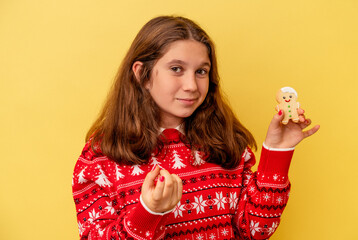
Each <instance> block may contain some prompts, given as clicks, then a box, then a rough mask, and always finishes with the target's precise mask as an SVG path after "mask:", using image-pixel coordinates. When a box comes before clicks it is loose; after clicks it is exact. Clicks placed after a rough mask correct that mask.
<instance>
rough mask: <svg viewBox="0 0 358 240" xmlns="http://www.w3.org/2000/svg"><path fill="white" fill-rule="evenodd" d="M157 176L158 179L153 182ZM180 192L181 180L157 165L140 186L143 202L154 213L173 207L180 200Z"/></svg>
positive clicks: (181, 188) (181, 191) (181, 190)
mask: <svg viewBox="0 0 358 240" xmlns="http://www.w3.org/2000/svg"><path fill="white" fill-rule="evenodd" d="M157 177H158V181H157V183H155V178H157ZM182 193H183V182H182V180H181V179H180V178H179V177H178V176H177V175H175V174H170V173H169V172H168V171H167V170H160V168H159V167H158V166H156V167H155V169H154V170H153V171H151V172H149V173H148V174H147V176H146V177H145V179H144V182H143V186H142V200H143V202H144V203H145V205H146V206H147V207H148V208H149V209H150V210H151V211H153V212H156V213H163V212H167V211H169V210H171V209H173V208H174V207H175V206H176V205H177V204H178V202H179V201H180V199H181V196H182Z"/></svg>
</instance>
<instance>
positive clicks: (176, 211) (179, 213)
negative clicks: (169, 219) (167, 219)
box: [174, 202, 185, 218]
mask: <svg viewBox="0 0 358 240" xmlns="http://www.w3.org/2000/svg"><path fill="white" fill-rule="evenodd" d="M183 211H185V206H184V205H182V204H180V202H178V204H177V205H176V207H175V209H174V217H175V218H177V217H178V216H180V217H183Z"/></svg>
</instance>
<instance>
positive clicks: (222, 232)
mask: <svg viewBox="0 0 358 240" xmlns="http://www.w3.org/2000/svg"><path fill="white" fill-rule="evenodd" d="M221 234H222V235H224V236H227V235H228V234H229V231H228V230H227V229H226V228H224V229H223V230H221Z"/></svg>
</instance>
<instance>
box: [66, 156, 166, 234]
mask: <svg viewBox="0 0 358 240" xmlns="http://www.w3.org/2000/svg"><path fill="white" fill-rule="evenodd" d="M111 164H115V163H113V162H110V161H109V160H108V159H107V160H106V157H99V158H95V157H93V156H92V153H89V152H87V151H84V152H83V153H82V155H81V157H80V158H79V159H78V161H77V163H76V166H75V170H74V174H73V185H72V189H73V198H74V201H75V204H76V212H77V221H78V228H79V234H80V237H81V239H92V240H94V239H98V240H115V239H116V240H117V239H143V240H144V239H161V238H163V236H164V233H165V232H164V231H165V222H166V219H167V217H168V215H169V214H152V213H150V212H148V211H147V210H146V209H145V206H143V205H142V204H141V201H140V199H139V195H140V189H137V190H136V191H137V192H136V194H137V195H138V199H136V200H133V201H131V202H130V203H123V202H122V201H121V199H122V198H121V197H122V196H121V192H120V191H117V187H115V184H114V182H115V180H116V178H115V176H113V175H114V174H112V173H111V172H110V171H109V169H113V165H111Z"/></svg>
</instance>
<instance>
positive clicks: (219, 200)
mask: <svg viewBox="0 0 358 240" xmlns="http://www.w3.org/2000/svg"><path fill="white" fill-rule="evenodd" d="M214 201H215V204H216V205H217V207H218V210H220V209H225V202H226V197H223V193H222V192H220V193H216V198H215V199H214Z"/></svg>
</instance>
